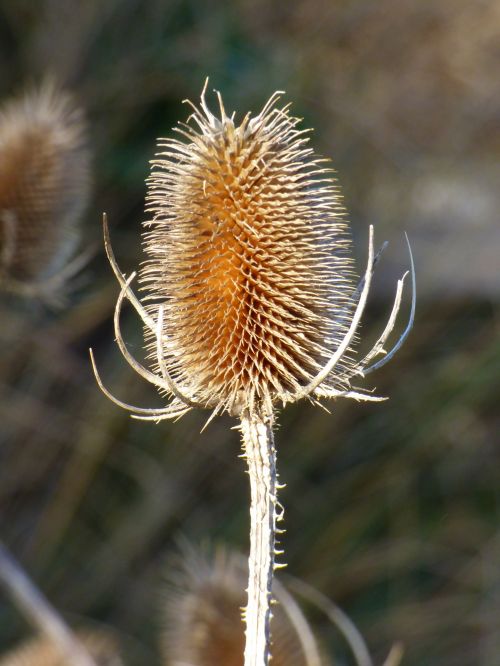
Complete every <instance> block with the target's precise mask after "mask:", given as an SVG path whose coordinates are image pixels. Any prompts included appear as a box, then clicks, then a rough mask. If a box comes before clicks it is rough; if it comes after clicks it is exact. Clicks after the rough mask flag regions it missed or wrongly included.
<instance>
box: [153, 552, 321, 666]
mask: <svg viewBox="0 0 500 666" xmlns="http://www.w3.org/2000/svg"><path fill="white" fill-rule="evenodd" d="M247 579H248V567H247V562H246V560H245V558H243V557H242V556H241V555H239V554H238V553H234V552H230V551H227V550H226V549H224V548H221V547H219V548H217V549H216V550H215V551H214V552H213V553H204V552H200V551H198V550H196V549H195V548H193V547H187V546H186V547H184V548H183V549H182V552H181V554H180V557H179V559H178V562H176V563H175V564H173V565H171V566H170V568H169V570H168V575H167V581H168V585H167V586H166V589H165V595H164V601H163V602H162V606H163V616H164V622H165V629H164V632H163V635H162V642H161V648H162V654H163V657H164V663H165V664H170V665H171V666H176V665H180V664H192V665H193V666H238V665H241V666H243V649H244V645H245V635H244V628H243V624H242V622H241V610H240V609H241V607H242V606H244V605H245V585H246V581H247ZM273 592H274V595H275V598H276V600H277V602H278V603H277V605H276V607H275V610H274V614H273V660H272V663H273V664H274V666H326V665H327V663H328V662H327V661H326V660H325V659H324V657H322V655H321V654H320V651H319V649H318V646H317V644H316V640H315V637H314V635H313V633H312V631H311V628H310V627H309V624H308V622H307V620H306V618H305V617H304V615H303V613H302V611H301V610H300V608H299V606H298V604H297V603H296V602H295V600H294V599H293V597H292V596H291V595H290V593H289V592H288V591H287V590H286V588H285V587H284V586H283V585H282V584H281V583H280V582H279V581H278V580H276V579H275V580H274V584H273Z"/></svg>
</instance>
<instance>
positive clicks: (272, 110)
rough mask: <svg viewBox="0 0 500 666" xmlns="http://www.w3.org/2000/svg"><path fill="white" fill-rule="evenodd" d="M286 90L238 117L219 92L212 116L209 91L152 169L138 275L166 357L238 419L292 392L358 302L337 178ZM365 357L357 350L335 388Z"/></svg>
mask: <svg viewBox="0 0 500 666" xmlns="http://www.w3.org/2000/svg"><path fill="white" fill-rule="evenodd" d="M279 99H280V94H279V93H275V94H274V95H273V96H272V97H271V98H270V99H269V101H268V102H267V104H266V105H265V107H264V108H263V109H262V111H261V112H260V113H259V114H258V115H256V116H254V117H251V116H250V115H249V114H248V115H247V116H245V118H243V120H242V121H241V122H240V123H239V124H238V123H237V122H235V120H234V115H232V116H228V115H227V114H226V112H225V110H224V106H223V103H222V99H221V97H220V96H219V106H220V113H219V117H216V116H215V115H213V114H212V112H211V111H210V110H209V108H208V107H207V105H206V102H205V91H204V92H203V94H202V99H201V106H200V107H196V106H194V105H193V113H192V115H191V117H190V119H189V121H188V124H181V125H180V126H179V127H178V128H177V131H178V133H179V134H180V135H181V137H180V139H167V140H160V142H159V150H158V153H157V155H156V159H155V160H153V162H152V165H153V166H152V173H151V176H150V178H149V191H148V197H147V200H148V203H149V206H148V209H149V211H150V212H151V213H152V216H153V217H152V219H151V220H149V221H148V222H146V227H147V229H148V231H147V233H146V235H145V252H146V254H147V261H146V262H145V264H144V266H143V268H142V269H141V271H140V279H141V281H142V287H143V289H144V290H145V291H146V292H147V299H148V300H149V301H152V302H153V303H152V304H150V305H149V312H150V313H151V315H152V316H154V318H156V315H157V312H158V304H163V306H164V318H163V331H162V338H163V341H164V342H163V344H162V355H163V359H164V360H165V364H166V366H167V367H168V368H169V372H170V374H171V375H172V377H173V378H174V379H175V380H176V381H177V382H178V384H179V385H182V386H184V387H185V389H186V392H187V393H188V394H189V395H191V396H193V397H194V398H195V400H196V401H197V402H198V403H202V404H204V405H206V406H207V407H218V408H219V410H222V409H226V410H227V411H228V412H229V413H231V414H235V415H237V414H239V413H240V412H241V409H242V408H248V407H249V406H250V407H251V406H252V405H258V404H259V403H263V402H267V404H274V403H275V402H276V401H278V400H281V401H283V402H287V401H292V400H293V399H294V394H295V393H296V392H297V391H298V390H300V389H301V388H303V387H304V386H306V385H307V384H308V383H309V382H310V381H311V380H312V378H313V377H314V376H315V375H316V374H317V373H318V371H319V370H320V369H321V368H322V367H323V366H324V365H325V363H326V362H327V360H328V359H329V358H330V357H331V355H332V353H333V352H334V351H335V349H336V348H337V347H338V346H339V344H340V342H341V340H342V339H343V338H344V336H345V334H346V331H347V329H348V326H349V323H350V318H351V316H352V310H353V305H354V303H353V300H352V294H353V291H354V288H355V287H354V285H353V262H352V259H351V244H350V239H349V234H348V228H347V224H346V222H345V220H344V219H343V207H342V200H341V195H340V193H339V188H338V185H337V183H336V181H335V180H334V178H333V177H332V173H331V171H332V170H331V169H330V168H327V166H325V162H326V160H323V159H320V158H319V157H318V156H317V155H316V154H315V153H314V152H313V150H312V149H311V148H309V147H308V140H309V139H308V138H307V132H306V131H304V130H301V129H300V128H299V124H300V119H298V118H295V117H293V116H292V115H290V113H289V105H286V106H279V105H278V102H279ZM152 346H153V347H155V346H156V341H154V342H153V343H152ZM154 351H155V350H154V349H153V352H154ZM353 367H354V364H353V363H352V361H351V360H350V355H349V349H348V350H347V353H346V354H344V356H343V357H342V359H341V361H340V362H339V364H338V366H337V369H336V377H337V379H336V382H335V385H336V387H337V388H339V389H345V388H347V386H348V384H347V379H348V377H349V376H350V375H352V371H353Z"/></svg>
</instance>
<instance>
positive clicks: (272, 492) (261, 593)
mask: <svg viewBox="0 0 500 666" xmlns="http://www.w3.org/2000/svg"><path fill="white" fill-rule="evenodd" d="M241 432H242V436H243V448H244V455H245V458H246V461H247V465H248V474H249V476H250V495H251V499H250V555H249V558H248V589H247V592H248V602H247V607H246V609H245V623H246V630H245V666H266V665H267V664H268V663H269V659H270V650H271V630H270V623H271V615H272V613H271V597H272V582H273V572H274V555H275V534H276V493H277V487H278V478H277V473H276V449H275V447H274V436H273V430H272V416H269V417H265V418H261V417H259V416H256V415H249V416H248V417H244V418H242V419H241Z"/></svg>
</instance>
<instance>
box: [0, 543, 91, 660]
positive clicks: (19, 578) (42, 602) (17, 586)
mask: <svg viewBox="0 0 500 666" xmlns="http://www.w3.org/2000/svg"><path fill="white" fill-rule="evenodd" d="M0 583H3V585H4V586H5V588H6V589H7V590H8V591H9V593H10V595H11V596H12V599H13V600H14V602H15V603H16V605H17V606H18V607H19V609H20V610H22V611H23V612H24V614H25V615H26V616H27V617H28V618H29V619H30V620H31V622H32V623H33V625H34V626H35V627H36V628H37V629H38V630H39V631H40V633H41V634H42V635H44V636H46V637H47V638H48V639H49V640H50V641H52V643H53V644H54V646H55V647H56V648H57V649H58V650H59V652H60V655H61V657H62V658H63V659H65V660H67V663H68V664H71V665H72V666H96V663H95V661H94V660H93V659H92V657H91V656H90V655H89V654H88V652H87V651H86V650H85V648H84V647H83V645H82V644H81V643H80V641H79V640H77V638H76V637H75V636H74V634H73V632H72V631H71V629H69V627H68V626H67V625H66V624H65V622H64V621H63V620H62V618H61V617H60V615H59V614H58V613H57V612H56V611H55V610H54V608H52V606H51V605H50V604H49V602H48V601H47V600H46V599H45V597H44V596H43V595H42V593H41V592H40V591H39V590H38V589H37V588H36V587H35V585H34V584H33V583H32V582H31V580H30V579H29V578H28V576H27V575H26V574H25V573H24V571H23V570H22V569H21V567H20V566H19V564H18V563H17V562H16V561H15V560H14V558H13V557H12V555H10V553H9V552H8V551H7V549H6V548H5V547H4V546H3V545H2V543H1V542H0Z"/></svg>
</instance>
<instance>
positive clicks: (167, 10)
mask: <svg viewBox="0 0 500 666" xmlns="http://www.w3.org/2000/svg"><path fill="white" fill-rule="evenodd" d="M499 45H500V4H499V3H498V2H497V0H475V1H473V2H471V1H470V0H440V1H439V2H435V1H431V0H401V1H399V2H394V0H380V2H377V3H373V2H369V1H368V0H346V1H345V2H340V1H338V2H334V1H330V2H328V1H326V0H308V1H307V2H303V1H299V0H288V1H277V2H269V1H268V0H266V1H264V0H233V2H228V3H225V2H214V3H201V2H198V0H167V1H165V0H148V1H147V2H141V1H139V0H105V1H104V2H103V1H102V0H99V2H98V1H97V0H87V1H86V2H84V3H81V2H77V1H76V0H70V1H67V2H62V1H61V0H40V2H36V3H34V2H31V1H30V0H3V2H2V4H1V6H0V97H1V98H2V99H7V98H8V97H10V96H11V95H12V94H15V93H19V92H20V91H22V90H23V88H24V86H25V85H29V84H33V83H37V82H39V81H41V80H42V79H44V78H45V77H46V76H47V75H51V76H52V77H54V78H55V79H56V80H57V81H59V82H60V83H61V85H63V86H64V87H65V88H66V89H68V90H70V91H72V92H73V94H74V95H75V96H76V98H77V100H78V103H79V104H80V106H81V107H82V108H83V109H84V111H85V114H86V116H87V120H88V124H89V142H90V146H91V150H92V154H93V167H92V180H93V195H92V198H91V202H90V205H89V207H88V209H87V211H86V214H85V216H84V219H83V237H84V240H83V244H82V247H85V246H88V245H91V244H92V243H95V244H97V246H98V247H99V248H101V246H102V243H101V221H100V220H101V214H102V211H107V213H108V215H109V219H110V223H111V233H112V237H113V242H114V247H115V252H116V255H117V257H118V259H119V262H120V264H121V267H122V269H123V270H124V271H126V272H130V271H131V270H133V269H134V268H136V267H137V265H138V262H139V261H141V258H142V257H141V248H140V239H139V234H140V229H141V228H140V223H141V221H142V220H143V219H144V212H143V208H144V195H145V183H144V179H145V178H146V176H147V174H148V171H149V165H148V161H149V160H150V159H152V157H153V154H154V150H155V140H156V138H157V137H159V136H167V135H170V133H171V127H172V126H173V125H174V124H175V123H176V122H177V120H184V119H185V118H186V116H187V108H186V107H185V106H182V104H181V102H182V100H183V99H184V98H186V97H189V98H191V99H193V100H197V99H198V97H199V93H200V91H201V87H202V84H203V81H204V79H205V77H206V76H207V75H209V76H210V86H211V87H216V88H218V89H219V90H221V91H222V93H223V95H224V99H225V103H226V108H227V109H233V108H234V109H236V110H237V112H238V113H239V114H243V113H244V112H246V111H247V110H252V111H254V112H256V111H258V110H259V108H260V107H261V106H262V105H263V103H264V102H265V100H267V98H268V97H269V95H270V94H271V93H272V92H273V91H274V90H275V89H280V90H285V91H286V92H287V95H286V99H287V101H288V100H291V101H292V102H293V111H294V112H295V113H296V114H298V115H300V116H303V117H304V119H305V121H304V123H305V125H306V126H312V127H314V128H315V132H314V135H313V143H314V146H315V148H316V149H317V150H318V151H319V152H321V153H323V154H325V155H327V156H329V157H331V158H332V160H333V164H334V166H335V168H336V169H337V171H338V174H339V180H340V182H341V185H342V187H343V192H344V196H345V202H346V207H347V209H348V211H349V219H350V221H351V223H352V229H353V236H354V240H355V248H356V254H357V257H358V260H359V266H360V267H361V266H362V263H363V261H364V256H365V252H366V240H367V227H368V224H369V223H374V224H375V229H376V236H377V238H378V240H379V243H381V242H382V241H383V240H384V239H386V238H387V239H389V240H391V244H390V246H389V248H388V249H387V250H386V252H385V254H384V257H383V261H382V262H381V264H380V265H379V268H378V270H377V276H376V284H375V291H374V293H373V294H372V299H371V304H370V308H369V312H368V315H367V316H366V318H365V323H364V328H363V338H364V340H365V341H366V346H367V347H369V346H370V340H372V339H374V337H376V336H377V335H378V332H379V330H380V326H381V325H383V323H382V322H383V321H384V319H385V317H386V316H387V313H388V311H389V309H390V305H391V300H392V290H393V287H394V283H395V279H396V277H397V276H398V275H399V274H400V273H401V271H402V270H404V269H405V268H406V265H407V262H408V259H407V254H406V251H405V246H404V240H403V231H404V230H406V231H407V232H408V233H409V236H410V238H411V241H412V246H413V249H414V254H415V260H416V265H417V279H418V287H419V302H418V310H417V319H416V323H415V328H414V331H413V333H412V335H411V336H410V339H409V341H408V343H407V344H406V346H405V347H404V348H403V350H402V351H401V352H400V353H399V355H398V356H397V358H396V359H395V360H394V361H393V362H392V363H391V364H389V365H388V366H387V367H386V368H384V369H383V370H381V371H380V372H379V373H378V374H377V375H376V377H375V378H374V379H373V381H374V382H375V383H376V388H377V391H378V392H379V393H381V394H385V395H388V396H390V400H389V401H388V402H386V403H383V404H378V405H370V404H368V405H358V404H356V403H353V404H347V402H338V403H336V404H333V405H332V406H331V411H332V414H331V415H328V414H326V413H325V412H323V411H322V410H320V409H317V408H313V407H311V406H309V405H307V404H299V405H295V406H292V407H289V408H287V409H286V411H284V412H283V413H282V414H281V416H280V418H279V422H280V427H279V431H278V435H277V441H278V455H279V468H280V475H281V480H282V482H285V483H286V484H287V485H286V489H285V490H283V491H282V495H281V499H282V502H283V504H284V505H285V507H286V528H287V532H286V534H285V535H284V537H283V545H284V548H285V553H286V554H285V556H284V560H285V561H286V562H287V563H288V570H289V572H290V573H292V574H293V575H295V576H298V577H301V578H303V579H304V580H306V581H308V582H309V583H311V584H312V585H314V586H315V587H317V588H318V589H320V590H321V591H322V592H323V593H325V594H326V595H328V596H330V597H331V598H333V599H334V600H335V601H336V602H337V603H338V604H339V605H340V606H342V607H343V608H344V610H346V611H347V612H348V613H349V615H350V616H351V618H352V619H353V620H354V621H355V622H356V624H357V625H358V627H359V628H360V630H361V631H362V633H363V634H364V636H365V638H366V640H367V642H368V644H369V646H370V648H371V650H372V652H373V654H374V656H375V659H376V660H377V662H378V663H381V661H382V660H383V657H384V656H385V655H386V654H387V652H388V650H389V648H390V645H391V644H392V643H393V642H394V641H396V640H400V641H402V642H403V643H404V645H405V648H406V652H405V658H404V662H403V663H404V664H406V665H407V666H417V665H419V666H422V665H424V664H425V665H426V666H437V665H438V664H439V666H452V665H453V666H455V665H456V666H468V665H470V666H472V665H474V666H495V665H496V664H498V663H499V659H500V656H499V655H500V636H499V634H500V631H499V618H500V572H499V568H498V563H499V562H500V532H499V511H500V504H499V500H500V496H499V489H500V471H499V470H500V466H499V463H500V450H499V447H498V444H499V434H498V433H499V431H500V411H499V396H500V372H499V368H500V342H499V336H498V334H499V327H500V319H499V309H498V303H499V295H500V291H499V286H500V284H499V278H500V270H499V269H500V225H499V219H498V211H499V210H500V188H499V187H498V182H499V176H500V167H499V161H498V158H499V155H500V91H499V87H498V62H499V59H498V58H499V56H500V46H499ZM290 251H293V248H292V247H291V248H290ZM116 296H117V284H116V282H115V280H114V277H113V276H112V273H111V271H110V268H109V266H108V265H107V262H106V260H105V257H104V254H103V252H102V251H101V250H100V249H99V251H98V253H97V254H96V256H95V257H94V259H93V260H92V262H91V263H90V264H89V266H88V267H87V268H86V269H85V270H84V271H83V273H82V275H81V276H80V277H79V278H78V279H77V280H76V281H74V284H73V288H72V290H71V293H70V297H69V302H68V304H67V306H66V307H65V308H63V309H61V310H59V311H51V310H49V309H47V308H44V307H40V306H38V305H37V304H35V303H33V302H22V301H20V300H19V299H15V298H13V297H7V296H4V297H2V300H1V305H0V308H1V309H0V318H1V319H0V321H1V325H0V342H1V347H0V394H1V395H0V536H1V538H2V539H3V540H4V541H5V542H6V543H7V544H8V545H9V547H10V548H11V550H12V551H13V552H14V553H15V554H16V556H17V557H18V558H19V559H20V560H21V561H22V563H23V565H24V566H25V568H26V569H27V571H29V573H30V575H31V576H32V577H33V578H34V579H35V580H36V581H37V582H38V583H39V585H40V586H41V588H42V589H43V590H44V592H45V593H46V594H47V595H48V597H49V598H50V599H51V600H52V602H53V603H54V604H55V605H56V606H57V607H58V608H59V609H60V610H61V611H62V612H63V613H64V614H65V616H66V617H67V618H68V619H69V620H70V621H71V622H73V623H75V624H77V625H78V624H85V625H87V626H88V625H89V624H92V623H94V624H95V625H96V626H101V625H105V626H111V627H113V628H114V629H115V630H116V631H117V632H118V634H119V635H120V636H121V637H122V638H123V639H124V640H125V641H126V642H128V644H129V645H130V646H132V647H130V649H129V651H128V652H129V656H130V658H131V659H132V660H133V659H134V658H135V660H136V662H135V663H141V664H144V663H150V664H155V663H159V662H158V661H157V660H158V656H157V636H158V633H159V629H160V625H161V620H160V614H159V612H158V607H159V605H160V602H161V580H162V572H163V569H164V566H165V558H166V556H167V555H168V554H169V553H171V552H172V551H174V550H175V549H176V543H177V540H178V538H179V535H183V536H187V537H188V538H189V539H191V540H192V541H194V542H195V543H198V542H201V541H203V540H210V541H212V542H224V543H227V544H230V545H231V546H234V547H236V548H238V549H239V550H242V551H246V549H247V532H248V506H247V504H248V489H247V487H246V477H245V475H244V464H243V461H242V460H241V459H239V458H238V454H239V441H238V435H237V433H236V432H234V431H231V430H230V429H229V428H230V427H231V426H232V425H233V423H232V422H231V421H230V420H229V419H226V418H219V419H217V420H216V421H215V422H213V423H212V424H211V425H210V426H209V428H208V429H207V430H206V431H205V432H203V433H202V434H201V435H200V428H201V427H202V425H203V423H204V420H205V419H206V414H203V413H196V412H195V413H190V414H188V415H187V416H185V417H184V418H183V419H181V421H179V422H178V423H168V422H165V423H163V424H162V425H161V426H155V425H154V424H145V423H140V422H137V421H133V420H131V419H130V418H129V417H128V415H127V414H126V413H124V412H122V411H121V410H119V409H118V408H117V407H115V406H114V405H112V404H111V403H110V402H109V401H108V400H106V399H105V398H104V396H103V395H102V394H101V393H100V392H99V391H98V389H97V387H96V384H95V381H94V379H93V376H92V372H91V369H90V364H89V360H88V353H87V349H88V347H89V346H93V347H94V349H95V352H96V356H97V360H98V364H99V367H100V369H101V372H102V375H103V377H104V379H105V381H106V383H107V384H108V386H109V387H110V388H111V389H112V390H113V391H114V393H115V394H116V395H117V396H118V397H120V398H122V399H124V400H126V401H127V402H131V403H135V404H140V405H144V406H155V405H158V406H160V405H161V399H160V398H159V397H158V396H157V395H156V394H155V392H154V390H153V389H152V388H151V387H150V386H149V385H144V384H143V383H141V381H140V380H139V379H138V378H136V377H135V376H134V373H133V372H132V371H131V370H130V369H129V368H128V367H127V366H126V364H125V363H124V362H123V360H122V359H121V357H120V355H119V352H118V350H117V348H116V346H115V344H114V341H113V332H112V311H113V306H114V301H115V299H116ZM123 327H124V334H125V338H126V340H127V342H128V343H129V345H130V347H131V349H132V351H133V352H134V353H136V354H137V355H140V353H141V352H140V348H141V328H140V326H139V325H138V322H137V320H136V318H135V316H134V313H133V312H132V311H130V310H126V311H125V313H124V322H123ZM309 610H310V615H309V616H310V618H311V620H312V621H313V622H314V626H315V627H316V630H317V632H318V634H319V635H320V637H321V639H322V641H323V642H324V644H325V645H326V646H327V647H328V649H329V650H330V651H331V652H332V653H333V651H334V650H335V652H336V655H337V662H336V663H337V664H340V665H342V664H348V663H350V662H349V659H348V656H347V654H344V652H343V648H342V646H341V645H340V644H338V639H337V638H336V636H335V632H334V631H333V629H331V628H330V627H328V626H327V624H326V623H325V621H324V620H323V618H322V617H321V616H320V615H319V614H318V613H317V612H315V611H314V609H309ZM29 631H30V630H29V628H28V627H27V625H26V622H25V620H24V619H23V618H21V617H19V614H18V613H17V612H16V610H15V609H13V608H12V606H11V604H10V603H9V602H8V601H7V600H6V599H5V598H2V599H0V648H1V649H6V648H7V647H9V646H10V645H12V644H14V643H15V642H16V641H17V640H19V639H21V638H22V637H25V636H27V635H28V634H29ZM136 653H137V654H138V655H140V656H136V657H134V655H135V654H136Z"/></svg>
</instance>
